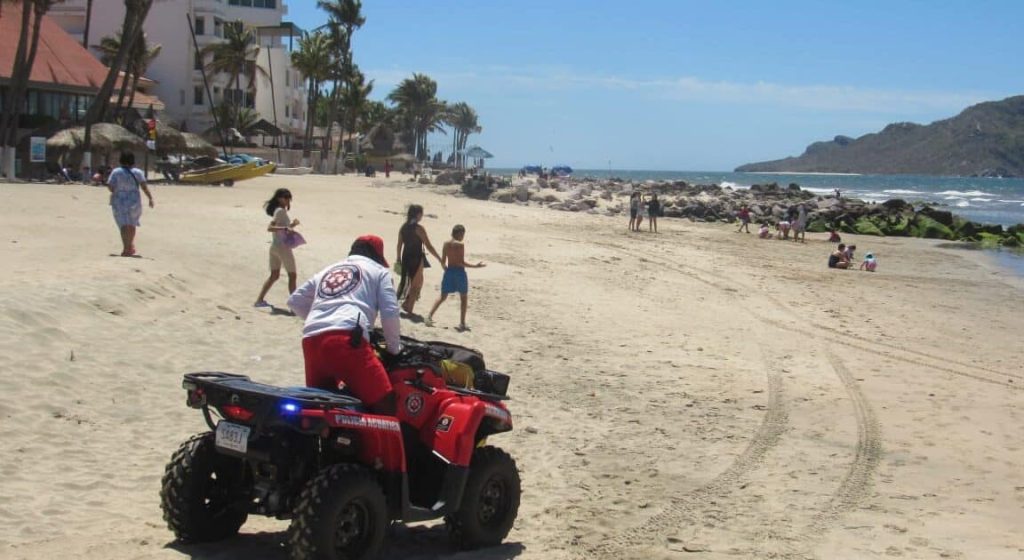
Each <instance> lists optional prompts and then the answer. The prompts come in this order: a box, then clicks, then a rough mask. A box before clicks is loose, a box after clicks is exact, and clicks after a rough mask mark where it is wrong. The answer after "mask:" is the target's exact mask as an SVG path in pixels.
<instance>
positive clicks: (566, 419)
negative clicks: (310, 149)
mask: <svg viewBox="0 0 1024 560" xmlns="http://www.w3.org/2000/svg"><path fill="white" fill-rule="evenodd" d="M279 186H285V187H288V188H289V189H291V191H292V192H293V194H294V196H295V199H294V201H293V207H292V210H291V212H290V213H291V215H292V217H294V218H298V219H300V220H301V222H302V224H303V225H302V226H301V228H300V230H301V231H302V232H303V234H304V235H305V237H306V239H307V240H308V241H309V244H308V245H306V246H304V247H301V248H300V249H297V250H296V257H297V260H298V266H299V276H300V282H301V281H302V280H304V279H305V278H307V277H308V276H310V275H312V274H313V273H315V272H316V271H318V270H319V269H321V268H322V267H323V266H325V265H327V264H329V263H331V262H333V261H335V260H338V259H340V258H341V257H343V256H344V255H345V254H346V253H347V249H348V247H349V245H350V243H351V241H352V239H353V238H354V237H356V236H357V235H360V234H364V233H376V234H379V235H381V236H382V237H384V240H385V246H386V248H387V251H388V257H389V258H392V257H393V253H394V245H395V243H396V241H397V232H398V228H399V226H400V225H401V222H402V216H403V215H404V211H405V208H406V206H407V205H408V204H410V203H419V204H422V205H424V207H425V209H426V213H427V219H426V220H425V221H424V225H425V227H426V229H427V231H428V232H429V234H430V236H431V239H432V241H433V243H434V245H435V246H438V247H439V246H440V244H441V243H442V242H443V241H444V240H445V239H446V238H447V236H448V233H449V232H450V230H451V227H452V226H453V225H454V224H456V223H462V224H464V225H465V226H466V228H467V230H468V233H467V237H466V244H467V256H468V258H469V259H470V260H474V261H475V260H478V259H479V260H483V261H485V262H486V263H488V266H487V267H486V268H483V269H479V270H477V269H473V270H471V271H470V284H471V291H470V309H469V317H468V322H469V324H470V326H471V327H472V330H471V331H468V332H458V331H456V330H455V328H454V327H455V326H456V325H457V324H458V305H457V304H456V303H454V302H451V301H450V302H449V303H447V304H445V305H444V306H442V308H441V309H440V311H439V312H438V314H437V316H436V317H435V321H436V324H435V326H433V327H427V326H425V325H423V324H413V323H410V322H408V321H403V325H402V326H403V329H404V332H406V333H407V334H411V335H412V336H416V337H421V338H433V339H446V340H451V341H453V342H457V343H459V344H464V345H467V346H471V347H475V348H478V349H480V350H482V351H483V352H484V354H485V356H486V359H487V363H488V366H489V367H491V368H493V369H497V370H500V371H506V372H508V373H510V374H511V375H512V384H511V387H510V395H511V396H512V398H513V400H512V401H511V402H510V405H509V406H510V408H511V410H512V411H513V415H514V418H515V430H514V431H513V432H511V434H508V435H502V436H500V437H495V438H493V439H492V440H491V442H492V443H493V444H496V445H499V446H501V447H503V448H504V449H506V450H508V451H509V452H510V453H512V455H513V456H514V457H515V458H516V460H517V462H518V465H519V468H520V470H521V473H522V479H523V495H522V506H521V509H520V516H519V519H518V521H517V523H516V526H515V528H514V529H513V531H512V533H511V534H510V536H509V539H508V542H507V544H505V545H503V546H501V547H498V548H495V549H490V550H481V551H475V552H463V553H455V552H453V551H452V549H450V548H449V547H448V544H447V540H446V537H445V533H444V530H443V525H442V524H440V523H427V524H424V525H418V526H414V527H411V528H408V529H405V528H402V529H398V530H397V531H396V535H395V536H394V537H393V538H390V539H388V543H387V548H386V553H385V555H384V557H385V558H389V559H397V558H418V559H428V558H460V559H505V558H513V557H515V558H522V559H544V560H553V559H554V560H557V559H569V558H607V559H613V558H615V559H617V558H709V559H717V558H801V559H802V558H823V559H829V558H886V557H892V556H896V557H900V556H902V557H905V558H985V559H999V558H1007V559H1009V558H1021V557H1022V556H1024V534H1022V532H1021V519H1024V432H1022V430H1021V429H1020V427H1021V425H1022V423H1024V407H1022V405H1024V365H1022V364H1024V345H1022V344H1021V332H1022V327H1024V298H1022V297H1021V296H1022V293H1024V282H1022V281H1021V279H1020V278H1017V277H1015V276H1013V275H1012V274H1010V273H1009V272H1007V271H1003V270H1001V269H998V268H996V267H995V266H994V265H992V264H990V263H989V262H988V260H987V259H988V257H986V256H985V255H984V254H982V253H978V252H969V251H953V250H949V249H943V248H939V247H937V244H936V243H935V242H933V241H928V240H919V239H909V238H900V239H895V238H868V237H860V238H858V237H857V236H845V235H844V238H848V239H852V240H853V242H854V243H856V244H857V245H858V256H862V255H863V254H864V253H865V252H868V251H871V252H874V253H875V254H876V255H877V256H878V259H879V272H877V273H874V274H872V273H866V272H858V271H838V270H828V269H826V267H825V261H826V259H827V255H828V253H829V250H830V245H829V244H828V243H827V242H826V241H825V237H826V235H824V234H809V235H808V241H807V243H806V244H799V243H792V242H783V241H774V240H772V241H766V240H759V239H757V238H756V235H753V234H752V235H748V234H745V233H736V232H735V226H729V225H724V224H723V225H718V224H695V223H691V222H689V221H684V220H661V221H660V224H659V226H660V227H659V229H660V230H661V233H659V234H648V233H646V232H645V233H630V232H628V231H627V218H622V219H612V218H608V217H599V216H591V215H587V214H585V213H569V212H555V211H551V210H545V209H541V208H536V207H526V206H520V205H516V204H498V203H494V202H483V201H476V200H469V199H465V198H457V197H453V196H446V195H440V194H437V193H435V192H432V190H431V189H430V188H426V187H421V186H414V185H413V184H411V183H409V182H407V181H405V180H404V177H403V176H393V177H392V179H391V180H390V181H385V180H384V179H367V178H355V177H345V178H337V177H327V176H304V177H266V178H260V179H254V180H251V181H246V182H243V183H239V184H238V185H237V186H235V187H234V188H204V187H183V186H156V187H154V189H153V192H154V196H155V198H156V209H155V210H148V209H147V210H146V212H145V213H144V215H143V218H142V227H141V228H140V231H139V238H138V247H139V252H140V253H141V254H142V255H143V258H140V259H132V258H121V257H116V256H113V255H114V254H116V253H118V252H119V251H120V245H119V239H118V236H117V231H116V229H115V226H114V223H113V220H112V219H111V215H110V210H109V207H108V206H107V193H106V190H105V189H101V188H94V187H83V186H53V185H11V184H0V193H2V194H3V196H4V198H5V200H7V211H6V212H5V215H6V219H5V221H6V222H7V224H8V225H7V227H5V228H4V232H3V233H2V234H0V260H2V262H4V263H5V265H6V266H5V270H7V271H8V273H7V274H4V275H3V277H2V278H0V283H2V284H0V375H2V387H3V390H2V391H0V557H2V558H5V559H11V560H14V559H22V558H24V559H44V558H57V557H64V556H68V555H74V556H75V557H76V558H78V559H80V560H90V559H96V560H100V559H110V558H138V559H184V558H194V559H230V558H250V559H258V560H279V559H280V560H283V559H284V558H286V557H287V552H286V550H285V548H284V542H283V541H284V531H285V529H286V527H287V522H283V521H274V520H268V519H262V518H257V517H255V516H254V517H250V519H249V521H248V523H247V524H246V525H245V526H244V527H243V528H242V534H241V535H240V536H239V537H237V538H234V539H231V540H228V541H225V542H222V543H217V544H213V545H204V546H189V547H184V546H179V545H177V544H175V543H174V541H173V539H172V535H171V533H170V531H168V530H167V528H166V526H165V524H164V522H163V520H162V519H161V512H160V508H159V496H158V493H159V484H160V478H161V476H162V474H163V470H164V465H165V464H166V462H167V460H168V458H169V457H170V455H171V453H172V452H173V451H174V450H175V449H176V448H177V447H178V445H179V443H180V442H181V441H183V440H184V439H186V438H187V437H189V436H190V435H191V434H193V433H197V432H200V431H204V430H205V429H206V427H205V424H204V422H203V419H202V416H201V414H199V413H198V412H197V411H195V410H191V409H189V408H187V407H186V406H185V402H184V396H185V395H184V391H182V389H181V375H182V374H183V373H185V372H189V371H198V370H221V371H229V372H236V373H245V374H248V375H250V376H252V377H253V378H255V379H257V380H261V381H265V382H270V383H276V384H300V383H301V382H302V379H303V374H302V371H303V367H302V353H301V349H300V336H301V333H300V328H301V323H300V320H299V319H297V318H295V317H292V316H290V315H288V314H286V313H284V309H283V305H284V301H285V299H286V293H285V292H286V288H285V285H284V284H285V283H284V282H279V283H278V284H277V285H276V286H275V287H274V288H273V290H272V291H271V292H270V295H269V297H268V301H270V302H271V303H272V304H274V305H276V306H277V308H275V309H274V310H273V311H268V310H267V309H254V308H252V302H253V301H254V299H255V297H256V294H257V292H258V290H259V287H260V284H261V282H262V281H263V279H264V278H265V275H266V266H267V265H266V261H267V256H266V253H267V246H268V243H269V234H267V233H266V232H265V227H266V223H267V222H268V218H267V217H266V216H265V215H264V214H263V213H262V211H261V208H260V205H261V203H262V201H263V200H265V199H266V198H267V197H268V196H269V195H270V194H271V193H272V192H273V189H274V188H276V187H279ZM644 228H645V229H646V224H644ZM844 240H847V239H844ZM440 281H441V274H440V267H437V266H435V267H434V268H432V269H430V270H428V271H427V280H426V286H425V289H424V297H423V300H421V301H420V303H419V304H418V309H417V310H418V311H420V312H421V313H426V312H427V311H428V310H429V305H430V304H431V303H432V301H433V299H434V298H435V297H436V294H437V290H438V287H439V285H440Z"/></svg>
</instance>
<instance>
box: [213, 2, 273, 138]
mask: <svg viewBox="0 0 1024 560" xmlns="http://www.w3.org/2000/svg"><path fill="white" fill-rule="evenodd" d="M257 52H259V48H258V47H257V46H256V33H255V32H254V31H253V29H252V28H251V27H247V26H246V25H245V24H244V23H243V22H242V21H236V22H234V23H229V24H225V25H224V41H223V42H217V43H210V44H209V45H206V46H205V47H203V48H202V50H200V51H199V54H200V56H202V57H203V58H204V59H205V58H206V57H208V56H210V57H212V58H210V61H209V62H208V63H206V71H207V72H209V73H211V74H217V73H224V74H227V75H228V76H229V77H230V78H229V79H228V84H229V85H230V84H232V83H234V85H235V92H236V95H237V92H242V91H243V90H242V76H243V75H244V76H247V77H248V78H249V82H248V84H247V85H246V88H245V90H244V91H245V92H248V91H249V90H250V89H252V84H253V81H254V80H255V79H256V72H255V69H254V64H253V63H252V61H253V60H254V59H255V58H256V53H257ZM244 95H245V94H243V99H244ZM243 99H238V98H237V97H236V98H234V99H233V102H234V106H235V107H236V108H237V110H236V111H235V113H234V115H232V118H231V120H230V121H228V122H230V123H233V124H234V125H235V128H238V116H239V113H240V110H241V108H242V107H243V105H244V103H243Z"/></svg>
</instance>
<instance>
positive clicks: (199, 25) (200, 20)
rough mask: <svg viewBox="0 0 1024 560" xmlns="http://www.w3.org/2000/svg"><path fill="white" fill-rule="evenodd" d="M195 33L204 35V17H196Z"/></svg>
mask: <svg viewBox="0 0 1024 560" xmlns="http://www.w3.org/2000/svg"><path fill="white" fill-rule="evenodd" d="M196 35H206V18H204V17H197V18H196Z"/></svg>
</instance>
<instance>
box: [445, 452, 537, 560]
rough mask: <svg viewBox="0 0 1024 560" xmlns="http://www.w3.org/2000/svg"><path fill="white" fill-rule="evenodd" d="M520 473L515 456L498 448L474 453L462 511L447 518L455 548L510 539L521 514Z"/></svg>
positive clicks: (488, 544) (446, 521)
mask: <svg viewBox="0 0 1024 560" xmlns="http://www.w3.org/2000/svg"><path fill="white" fill-rule="evenodd" d="M519 493H520V482H519V471H518V470H517V469H516V462H515V460H513V459H512V457H511V456H510V455H509V454H508V453H505V452H504V451H502V450H501V449H498V448H497V447H490V446H487V447H481V448H479V449H477V450H476V451H475V452H474V453H473V461H472V463H470V465H469V479H468V480H467V481H466V489H465V492H464V493H463V495H462V505H461V507H460V508H459V511H457V512H455V513H453V514H451V515H448V516H446V517H445V519H444V520H445V523H446V524H447V525H448V533H449V535H450V536H451V539H452V542H453V543H454V544H455V546H457V547H459V548H463V549H471V548H480V547H484V546H495V545H498V544H501V541H503V540H504V539H505V537H506V536H508V532H509V531H511V530H512V524H513V523H515V520H516V515H517V514H518V513H519Z"/></svg>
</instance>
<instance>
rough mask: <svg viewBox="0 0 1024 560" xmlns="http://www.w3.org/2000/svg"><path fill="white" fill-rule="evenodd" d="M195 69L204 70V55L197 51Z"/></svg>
mask: <svg viewBox="0 0 1024 560" xmlns="http://www.w3.org/2000/svg"><path fill="white" fill-rule="evenodd" d="M193 68H195V69H196V70H202V69H203V53H202V52H199V51H196V60H195V65H194V66H193Z"/></svg>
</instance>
